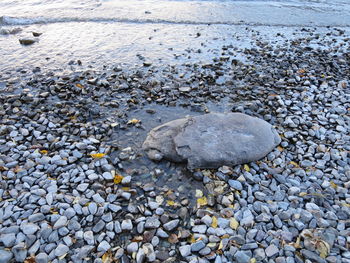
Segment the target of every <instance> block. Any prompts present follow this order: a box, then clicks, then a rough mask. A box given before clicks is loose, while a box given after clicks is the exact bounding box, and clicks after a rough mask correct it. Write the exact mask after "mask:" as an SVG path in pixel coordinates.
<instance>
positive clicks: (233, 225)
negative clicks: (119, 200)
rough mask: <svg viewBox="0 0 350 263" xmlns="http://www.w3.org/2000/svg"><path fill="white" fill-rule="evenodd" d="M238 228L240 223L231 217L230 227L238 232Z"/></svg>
mask: <svg viewBox="0 0 350 263" xmlns="http://www.w3.org/2000/svg"><path fill="white" fill-rule="evenodd" d="M238 226H239V223H238V222H237V220H236V218H234V217H231V219H230V227H231V228H232V229H234V230H237V228H238Z"/></svg>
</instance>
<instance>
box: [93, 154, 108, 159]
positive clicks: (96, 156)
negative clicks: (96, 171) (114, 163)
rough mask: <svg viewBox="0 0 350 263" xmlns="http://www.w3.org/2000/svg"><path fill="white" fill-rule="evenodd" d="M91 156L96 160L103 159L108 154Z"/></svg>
mask: <svg viewBox="0 0 350 263" xmlns="http://www.w3.org/2000/svg"><path fill="white" fill-rule="evenodd" d="M90 156H91V157H92V158H94V159H101V158H103V157H105V156H106V154H105V153H92V154H90Z"/></svg>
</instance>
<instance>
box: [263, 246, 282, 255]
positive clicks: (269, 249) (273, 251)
mask: <svg viewBox="0 0 350 263" xmlns="http://www.w3.org/2000/svg"><path fill="white" fill-rule="evenodd" d="M265 253H266V256H268V257H274V256H276V255H278V253H279V249H278V247H276V246H275V245H274V244H271V245H269V246H268V247H267V248H266V249H265Z"/></svg>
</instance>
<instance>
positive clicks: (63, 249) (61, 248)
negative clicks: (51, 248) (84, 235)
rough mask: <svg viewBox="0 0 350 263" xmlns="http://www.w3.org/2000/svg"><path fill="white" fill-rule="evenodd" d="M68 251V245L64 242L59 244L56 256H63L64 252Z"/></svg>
mask: <svg viewBox="0 0 350 263" xmlns="http://www.w3.org/2000/svg"><path fill="white" fill-rule="evenodd" d="M68 251H69V247H67V246H66V245H63V244H59V245H58V246H57V248H56V249H55V256H56V257H61V256H63V255H64V254H66V253H68Z"/></svg>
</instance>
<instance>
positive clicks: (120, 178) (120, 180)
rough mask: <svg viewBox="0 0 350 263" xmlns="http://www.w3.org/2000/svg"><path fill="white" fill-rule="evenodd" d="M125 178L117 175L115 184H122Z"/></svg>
mask: <svg viewBox="0 0 350 263" xmlns="http://www.w3.org/2000/svg"><path fill="white" fill-rule="evenodd" d="M123 178H124V177H123V176H122V175H120V174H116V175H115V176H114V179H113V181H114V183H115V184H120V183H121V182H122V180H123Z"/></svg>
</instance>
